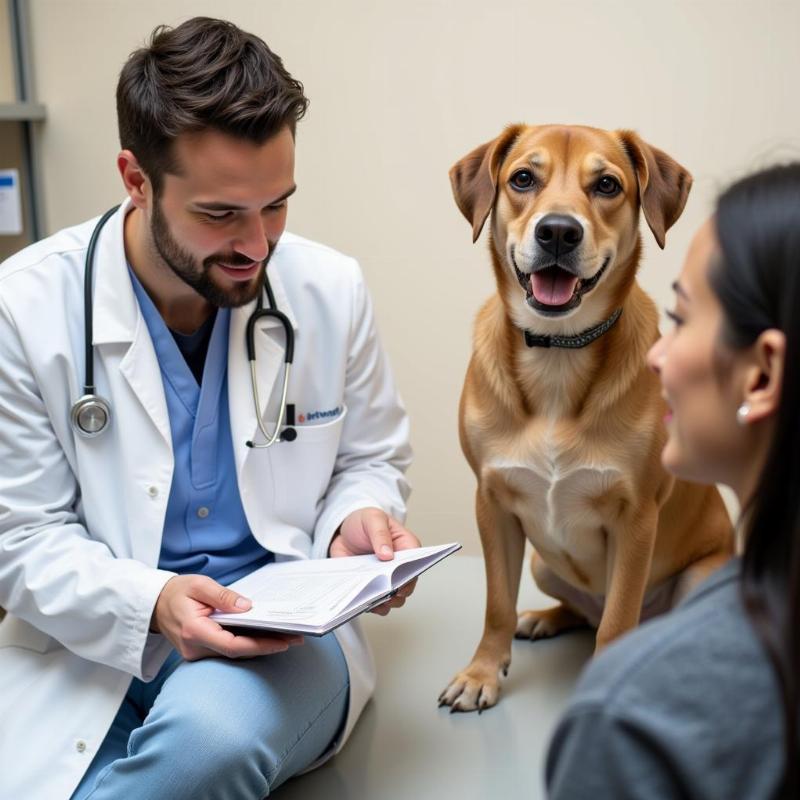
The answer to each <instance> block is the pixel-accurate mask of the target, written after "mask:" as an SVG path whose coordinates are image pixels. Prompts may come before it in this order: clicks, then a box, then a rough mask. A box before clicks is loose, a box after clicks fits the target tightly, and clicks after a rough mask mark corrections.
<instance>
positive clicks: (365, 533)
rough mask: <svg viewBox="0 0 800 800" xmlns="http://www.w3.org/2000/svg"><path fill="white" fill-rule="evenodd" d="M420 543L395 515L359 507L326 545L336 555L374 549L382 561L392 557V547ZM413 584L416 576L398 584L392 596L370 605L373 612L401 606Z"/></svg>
mask: <svg viewBox="0 0 800 800" xmlns="http://www.w3.org/2000/svg"><path fill="white" fill-rule="evenodd" d="M419 546H420V541H419V539H417V537H416V536H414V534H413V533H411V531H409V530H407V529H406V528H404V527H403V526H402V525H401V524H400V523H399V522H398V521H397V520H396V519H394V517H390V516H389V515H388V514H386V513H385V512H384V511H381V509H379V508H362V509H359V510H358V511H354V512H353V513H352V514H350V515H348V516H347V517H346V518H345V520H344V522H343V523H342V524H341V525H340V526H339V532H338V533H337V534H336V536H334V537H333V541H332V542H331V545H330V547H329V548H328V555H330V557H331V558H339V557H341V556H359V555H364V554H365V553H375V554H376V555H377V556H378V558H379V559H380V560H381V561H391V559H393V558H394V551H395V550H408V549H409V548H410V547H419ZM416 585H417V580H416V578H415V579H414V580H413V581H410V582H409V583H407V584H406V585H405V586H403V587H401V588H400V589H399V591H398V592H397V594H396V595H395V596H394V597H392V599H391V600H387V601H386V602H385V603H382V604H381V605H379V606H377V607H376V608H373V609H372V612H373V613H374V614H380V615H381V616H385V615H386V614H388V613H389V612H390V611H391V610H392V609H393V608H400V606H402V605H403V604H404V603H405V602H406V598H407V597H408V596H409V595H410V594H411V593H412V592H413V591H414V587H415V586H416Z"/></svg>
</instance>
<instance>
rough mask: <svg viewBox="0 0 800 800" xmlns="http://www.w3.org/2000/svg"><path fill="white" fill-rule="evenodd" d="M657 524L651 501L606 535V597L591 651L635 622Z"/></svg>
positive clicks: (656, 512)
mask: <svg viewBox="0 0 800 800" xmlns="http://www.w3.org/2000/svg"><path fill="white" fill-rule="evenodd" d="M657 527H658V508H657V507H656V505H655V504H654V503H653V504H652V506H647V507H644V508H642V509H640V510H639V512H638V514H637V515H636V516H635V517H634V518H633V519H632V520H631V521H630V522H628V523H627V524H626V523H624V522H620V525H619V526H618V527H616V528H615V529H614V530H613V531H610V532H609V536H608V551H607V561H606V563H607V579H606V586H607V590H606V599H605V606H604V608H603V616H602V618H601V620H600V625H599V626H598V628H597V640H596V646H595V652H598V651H599V650H601V649H602V648H603V647H605V646H606V645H607V644H609V643H610V642H612V641H613V640H614V639H616V638H617V637H618V636H621V635H622V634H623V633H625V632H626V631H629V630H631V629H633V628H635V627H636V626H637V625H638V624H639V617H640V615H641V613H642V603H643V602H644V594H645V590H646V588H647V582H648V578H649V577H650V567H651V564H652V560H653V549H654V546H655V541H656V531H657Z"/></svg>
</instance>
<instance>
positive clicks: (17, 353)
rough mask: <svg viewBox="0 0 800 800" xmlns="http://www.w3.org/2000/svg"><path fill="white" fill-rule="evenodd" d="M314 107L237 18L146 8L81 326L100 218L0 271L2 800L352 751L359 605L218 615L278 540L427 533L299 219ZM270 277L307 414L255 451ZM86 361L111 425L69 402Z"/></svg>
mask: <svg viewBox="0 0 800 800" xmlns="http://www.w3.org/2000/svg"><path fill="white" fill-rule="evenodd" d="M306 105H307V100H306V98H305V97H304V96H303V93H302V86H301V84H299V83H298V82H297V81H295V80H293V79H292V78H291V76H290V75H289V74H288V73H287V72H286V70H285V69H284V68H283V65H282V63H281V61H280V59H279V58H277V57H276V56H275V55H274V54H273V53H272V52H271V51H270V50H269V49H268V48H267V46H266V45H265V44H264V42H262V41H261V40H260V39H258V38H257V37H255V36H252V35H250V34H247V33H245V32H243V31H241V30H239V29H238V28H236V27H235V26H233V25H231V24H230V23H227V22H222V21H219V20H212V19H205V18H197V19H192V20H190V21H188V22H186V23H184V24H182V25H180V26H179V27H177V28H175V29H172V30H170V29H167V28H159V29H156V31H155V32H154V34H153V38H152V41H151V43H150V45H149V47H146V48H144V49H141V50H139V51H137V52H135V53H133V55H132V56H131V57H130V59H129V60H128V62H127V63H126V64H125V66H124V68H123V70H122V73H121V76H120V79H119V84H118V89H117V109H118V118H119V127H120V139H121V145H122V152H121V153H120V154H119V157H118V159H117V165H118V168H119V171H120V174H121V176H122V180H123V183H124V185H125V189H126V191H127V194H128V199H127V200H126V202H125V203H124V204H123V205H122V206H121V207H120V209H119V210H118V211H116V213H115V214H113V215H112V216H111V217H110V219H109V220H108V221H107V222H106V223H105V225H104V226H103V228H102V229H101V230H100V231H99V233H98V239H97V249H96V253H95V256H94V259H93V264H94V277H93V287H92V292H91V299H90V303H89V305H88V308H89V309H91V310H92V311H93V336H92V340H91V345H92V346H91V348H90V349H89V350H88V351H86V349H85V338H84V337H85V334H84V297H83V283H84V275H85V267H84V260H85V259H86V255H87V245H88V243H89V239H90V237H91V235H92V232H93V230H95V225H96V220H93V221H90V222H87V223H85V224H83V225H79V226H77V227H75V228H71V229H68V230H65V231H62V232H60V233H58V234H56V235H55V236H53V237H50V238H49V239H46V240H44V241H42V242H39V243H38V244H35V245H33V246H31V247H29V248H27V249H26V250H24V251H22V252H21V253H19V254H18V255H17V256H15V257H13V258H11V259H10V260H8V261H7V262H6V263H5V264H4V265H3V267H2V269H0V341H2V343H3V344H2V351H1V352H0V402H1V403H2V413H1V414H0V606H2V607H4V608H5V609H7V611H8V615H7V616H6V618H5V619H4V620H3V622H2V623H0V676H2V678H0V719H2V720H3V723H2V726H0V796H2V797H9V798H11V797H15V798H17V797H18V798H23V797H24V798H26V800H37V798H47V800H58V799H59V798H65V799H66V798H69V797H73V798H85V797H89V796H91V797H92V798H93V800H101V798H120V797H124V798H127V800H132V798H137V797H142V798H156V797H158V798H170V800H175V799H176V798H183V797H186V798H189V797H191V798H212V797H213V798H237V800H244V798H254V799H255V798H261V797H264V796H266V795H267V794H269V793H270V792H271V791H272V790H273V789H274V788H275V787H276V786H278V785H279V784H280V783H282V782H283V781H285V780H286V779H287V778H288V777H290V776H291V775H293V774H296V773H297V772H299V771H301V770H303V769H307V768H308V767H310V766H311V765H313V764H315V763H316V762H318V761H319V760H320V759H321V758H324V757H325V756H326V755H328V754H330V753H332V752H335V751H336V750H337V749H338V748H340V747H341V746H342V744H343V742H344V741H345V739H346V738H347V736H348V734H349V733H350V731H351V729H352V726H353V724H354V723H355V720H356V719H357V717H358V715H359V714H360V712H361V710H362V708H363V706H364V703H365V702H366V700H367V698H368V696H369V694H370V692H371V690H372V687H373V673H372V669H373V667H372V661H371V658H370V655H369V651H368V649H367V646H366V643H365V641H364V640H363V638H362V635H361V633H360V630H359V628H358V627H357V625H355V624H350V625H347V626H344V627H343V628H341V629H339V631H337V632H336V634H335V635H333V634H332V635H329V636H327V637H323V638H321V639H314V640H310V639H309V640H306V641H305V642H304V641H303V640H302V638H300V637H292V636H279V635H263V636H262V635H253V636H249V635H234V634H233V633H231V632H229V631H225V630H223V629H222V628H221V627H220V626H219V625H218V624H217V623H215V622H214V621H213V620H211V619H209V614H210V613H211V612H212V611H213V610H214V609H222V610H225V611H236V610H243V609H247V608H248V607H249V606H250V601H249V599H248V598H244V597H241V596H239V595H237V594H236V593H235V592H234V591H232V590H230V589H227V588H225V587H226V585H227V584H229V583H231V582H232V581H233V580H235V579H237V578H239V577H241V576H243V575H245V574H247V573H249V572H250V571H252V570H253V569H255V568H257V567H259V566H261V565H262V564H265V563H267V562H268V561H270V560H273V559H276V558H277V559H286V558H310V557H317V558H324V557H325V556H344V555H352V554H358V553H368V552H373V551H374V552H376V553H377V554H378V556H379V557H380V558H382V559H390V558H392V553H393V550H395V549H402V548H406V547H413V546H417V545H418V541H417V539H416V537H415V536H414V535H413V534H411V533H410V532H409V531H407V530H406V529H405V528H404V527H403V526H402V524H401V522H400V521H399V520H400V519H402V517H403V515H404V513H405V510H404V502H405V497H406V495H407V493H408V487H407V484H406V482H405V479H404V477H403V472H404V470H405V468H406V467H407V465H408V463H409V458H410V451H409V447H408V444H407V421H406V417H405V413H404V411H403V409H402V406H401V404H400V401H399V399H398V397H397V394H396V392H395V389H394V385H393V381H392V378H391V375H390V373H389V369H388V365H387V362H386V359H385V356H384V354H383V351H382V350H381V347H380V344H379V342H378V339H377V335H376V331H375V327H374V323H373V318H372V310H371V305H370V301H369V298H368V295H367V292H366V289H365V287H364V283H363V279H362V277H361V274H360V271H359V269H358V267H357V265H356V264H355V263H354V262H353V261H352V260H351V259H348V258H345V257H344V256H341V255H339V254H338V253H335V252H333V251H331V250H329V249H327V248H324V247H322V246H320V245H317V244H314V243H312V242H309V241H306V240H304V239H300V238H298V237H295V236H292V235H290V234H286V235H283V231H284V227H285V224H286V208H287V200H288V198H289V197H290V195H291V194H292V193H293V192H294V190H295V182H294V132H295V123H296V121H297V120H298V119H299V118H300V117H302V115H303V113H304V112H305V109H306ZM265 275H266V277H267V278H269V283H270V290H269V292H265V291H264V288H265V287H264V280H265ZM270 294H271V295H272V297H271V298H268V299H265V300H264V301H263V302H264V303H265V307H267V306H268V305H270V304H272V303H274V304H275V306H276V307H277V309H278V310H279V311H280V312H282V313H283V314H284V315H285V316H286V318H287V325H289V326H290V329H291V330H292V331H293V333H294V339H295V340H296V341H295V344H294V363H293V368H292V371H291V373H290V374H291V378H290V380H289V383H288V397H287V400H288V403H289V404H290V412H289V416H290V417H291V414H292V413H294V414H295V417H296V418H295V420H294V424H292V420H291V419H289V425H290V426H291V427H292V428H293V430H294V431H295V432H296V433H295V436H294V438H292V436H291V435H289V436H286V437H284V438H285V440H283V441H282V440H278V441H276V442H275V443H274V445H273V446H271V447H269V448H266V449H264V448H259V447H257V445H263V444H265V443H266V440H265V439H264V438H263V434H262V433H260V432H259V431H260V427H259V422H260V423H261V425H262V426H263V430H264V431H266V433H267V434H268V435H270V436H271V435H272V433H273V431H274V430H275V426H276V425H279V424H281V422H282V420H281V410H282V405H283V404H282V403H281V395H282V374H283V360H284V353H285V347H286V338H287V332H286V331H285V330H284V327H283V326H282V325H281V324H280V323H279V322H278V321H277V320H275V319H273V318H270V319H264V320H261V321H260V322H259V323H257V324H256V330H255V341H254V348H255V355H256V361H255V364H256V375H255V380H256V387H257V392H258V397H259V401H258V402H260V416H261V420H258V419H257V418H256V411H255V407H254V389H253V387H252V386H251V381H250V365H249V363H248V357H247V352H246V347H245V331H246V326H247V321H248V319H249V318H250V315H251V314H252V312H253V311H254V309H255V307H256V300H257V298H258V297H259V296H260V295H270ZM87 367H90V368H91V367H93V369H94V378H95V380H94V383H95V384H96V388H95V389H93V388H92V387H89V388H88V392H90V393H95V392H96V394H97V395H99V396H101V397H102V398H103V399H104V401H107V403H108V406H107V412H108V413H109V415H110V422H109V424H107V425H106V426H105V427H104V428H103V429H102V430H101V432H97V431H96V430H95V427H96V426H95V423H96V422H97V416H95V417H92V415H91V414H90V415H89V417H90V418H89V422H88V425H87V423H86V420H83V422H81V421H80V420H76V417H80V415H79V414H77V410H76V411H73V404H74V403H75V401H76V400H77V399H78V397H79V396H80V395H81V394H85V393H87V392H86V391H82V390H81V385H82V383H83V381H84V375H85V370H86V369H87ZM87 383H92V381H87ZM291 407H294V408H293V409H292V408H291ZM71 412H72V413H71ZM101 416H102V415H101ZM80 425H83V426H84V427H87V428H88V433H90V434H92V433H94V434H95V435H89V436H87V435H84V434H85V433H86V432H87V431H83V432H81V431H79V430H78V428H79V427H80ZM248 443H249V444H251V445H252V444H255V445H256V447H252V446H248ZM403 601H404V598H403V597H397V598H395V599H394V600H393V601H391V602H390V603H388V604H385V605H384V606H383V607H382V608H381V609H380V611H381V612H383V613H386V612H387V611H388V610H389V608H391V607H394V606H398V605H402V603H403Z"/></svg>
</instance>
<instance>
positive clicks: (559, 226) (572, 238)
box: [534, 214, 583, 258]
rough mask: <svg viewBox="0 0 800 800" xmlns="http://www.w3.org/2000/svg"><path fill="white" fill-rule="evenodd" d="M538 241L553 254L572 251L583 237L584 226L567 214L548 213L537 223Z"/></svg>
mask: <svg viewBox="0 0 800 800" xmlns="http://www.w3.org/2000/svg"><path fill="white" fill-rule="evenodd" d="M534 235H535V236H536V241H537V242H538V243H539V245H540V246H541V248H542V249H543V250H544V251H545V252H547V253H549V254H550V255H551V256H553V257H555V258H558V257H559V256H563V255H566V254H567V253H570V252H572V251H573V250H574V249H575V248H576V247H577V246H578V245H579V244H580V243H581V240H582V239H583V226H582V225H581V224H580V222H578V220H576V219H575V218H574V217H570V216H567V215H566V214H547V215H546V216H544V217H542V218H541V219H540V220H539V222H538V224H537V225H536V230H535V232H534Z"/></svg>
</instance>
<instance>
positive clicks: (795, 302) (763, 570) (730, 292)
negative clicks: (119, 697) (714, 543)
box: [710, 163, 800, 798]
mask: <svg viewBox="0 0 800 800" xmlns="http://www.w3.org/2000/svg"><path fill="white" fill-rule="evenodd" d="M716 234H717V240H718V242H719V247H720V251H721V254H720V256H721V257H720V259H719V261H718V262H717V263H716V264H715V265H714V267H713V268H712V270H711V273H710V282H711V287H712V289H713V291H714V292H715V294H716V295H717V297H718V298H719V300H720V303H721V304H722V308H723V312H724V319H725V322H724V325H723V331H722V335H723V337H724V341H725V342H726V344H728V345H729V346H730V347H732V348H734V349H741V348H745V347H748V346H750V345H751V344H753V342H755V340H756V339H757V338H758V336H759V335H760V334H761V333H762V332H763V331H765V330H768V329H770V328H776V329H778V330H781V331H782V332H783V333H784V335H785V337H786V352H785V356H784V364H783V381H782V388H781V397H780V406H779V408H778V411H777V417H776V421H775V425H776V427H775V436H774V439H773V441H772V443H771V446H770V450H769V453H768V456H767V460H766V463H765V465H764V470H763V472H762V473H761V476H760V479H759V484H758V487H757V489H756V491H755V492H754V493H753V497H752V499H751V500H750V501H749V504H748V507H747V508H745V509H743V512H742V513H743V519H745V521H746V523H745V524H746V537H747V538H746V544H745V551H744V556H743V562H742V593H743V599H744V604H745V608H746V610H747V613H748V615H749V616H750V618H751V620H752V622H753V625H754V627H755V630H756V631H757V633H758V635H759V637H760V639H761V641H762V642H763V644H764V647H765V648H766V651H767V653H768V654H769V657H770V660H771V661H772V664H773V666H774V668H775V671H776V674H777V676H778V681H779V684H780V688H781V692H782V694H783V705H784V728H785V752H786V755H785V760H786V768H785V772H784V776H783V781H782V785H781V789H780V791H779V795H778V796H779V797H785V798H796V797H800V783H799V782H798V763H800V751H798V730H797V727H798V711H800V704H799V701H800V697H799V696H798V682H799V681H800V423H799V422H798V419H797V413H798V409H800V163H794V164H789V165H785V166H777V167H772V168H771V169H767V170H765V171H763V172H759V173H756V174H755V175H751V176H749V177H747V178H744V179H743V180H740V181H738V182H737V183H735V184H734V185H733V186H731V187H730V188H729V189H728V190H727V191H725V192H724V193H723V194H722V196H721V197H720V198H719V201H718V204H717V211H716Z"/></svg>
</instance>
